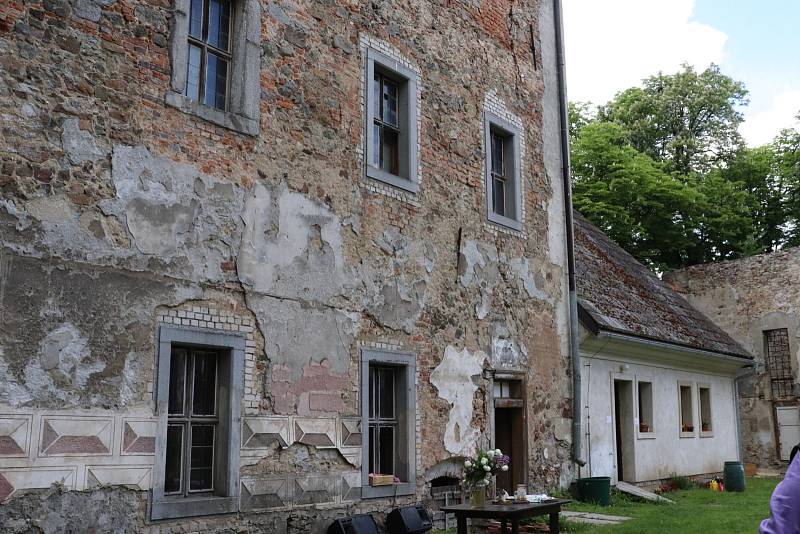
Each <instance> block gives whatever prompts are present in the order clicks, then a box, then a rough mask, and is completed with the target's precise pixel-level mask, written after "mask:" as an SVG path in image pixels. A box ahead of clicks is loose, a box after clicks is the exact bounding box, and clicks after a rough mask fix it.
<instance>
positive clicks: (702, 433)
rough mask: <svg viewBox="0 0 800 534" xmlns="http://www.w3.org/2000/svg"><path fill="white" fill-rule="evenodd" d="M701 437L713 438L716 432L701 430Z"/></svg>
mask: <svg viewBox="0 0 800 534" xmlns="http://www.w3.org/2000/svg"><path fill="white" fill-rule="evenodd" d="M700 437H701V438H713V437H714V432H713V431H711V432H702V431H701V432H700Z"/></svg>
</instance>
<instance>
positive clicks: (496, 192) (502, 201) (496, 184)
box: [492, 178, 506, 216]
mask: <svg viewBox="0 0 800 534" xmlns="http://www.w3.org/2000/svg"><path fill="white" fill-rule="evenodd" d="M505 190H506V182H505V180H498V179H497V178H494V179H492V206H493V208H492V209H493V210H494V212H495V213H496V214H498V215H503V216H505V214H506V192H505Z"/></svg>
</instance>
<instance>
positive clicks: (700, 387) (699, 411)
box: [697, 383, 714, 438]
mask: <svg viewBox="0 0 800 534" xmlns="http://www.w3.org/2000/svg"><path fill="white" fill-rule="evenodd" d="M703 389H705V390H707V391H708V420H709V422H710V423H711V430H707V431H704V430H703V398H702V396H701V395H700V390H703ZM697 419H698V422H699V430H700V437H701V438H713V437H714V401H713V400H712V395H711V384H705V383H698V384H697Z"/></svg>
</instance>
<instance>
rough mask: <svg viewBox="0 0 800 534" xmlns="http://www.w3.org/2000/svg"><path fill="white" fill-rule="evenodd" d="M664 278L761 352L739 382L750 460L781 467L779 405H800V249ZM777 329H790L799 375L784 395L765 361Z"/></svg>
mask: <svg viewBox="0 0 800 534" xmlns="http://www.w3.org/2000/svg"><path fill="white" fill-rule="evenodd" d="M664 279H665V280H666V281H667V282H668V283H669V284H670V285H671V286H672V287H673V288H675V289H676V290H678V291H680V292H682V293H683V294H684V295H685V296H686V297H687V298H688V299H689V301H690V302H691V303H692V305H694V306H695V307H696V308H697V309H699V310H700V311H702V312H703V313H705V314H706V315H707V316H708V317H709V318H710V319H711V320H712V321H714V322H715V323H716V324H717V325H719V326H720V327H721V328H722V329H724V330H725V331H726V332H728V334H730V335H731V336H732V337H733V338H734V339H736V341H738V342H739V343H741V345H742V346H743V347H745V348H746V349H747V350H748V351H750V353H751V354H753V355H754V356H755V358H756V360H755V361H756V366H755V368H754V370H753V372H752V373H750V374H748V375H746V376H744V377H742V379H741V380H740V381H739V403H740V408H739V411H740V417H741V423H740V424H741V434H742V449H743V453H744V460H745V461H748V462H754V463H757V464H759V465H763V466H772V467H779V466H781V464H782V462H781V460H780V458H779V451H780V443H779V435H780V429H779V425H778V420H777V419H778V417H777V416H778V412H777V410H781V409H785V410H786V415H787V416H788V415H791V412H792V409H793V410H794V413H796V412H797V410H800V371H798V369H800V346H799V345H800V344H798V341H800V285H798V280H800V248H791V249H788V250H782V251H778V252H773V253H771V254H762V255H758V256H752V257H749V258H745V259H742V260H736V261H726V262H720V263H713V264H706V265H696V266H693V267H689V268H687V269H684V270H681V271H675V272H671V273H667V274H666V275H665V276H664ZM777 329H786V330H787V333H788V346H789V363H790V365H791V370H790V371H791V375H792V377H793V388H789V389H790V394H789V395H788V396H784V397H782V398H775V397H774V395H773V392H772V388H771V384H770V374H769V369H768V366H767V362H766V361H765V336H764V332H765V331H767V330H777ZM784 435H785V436H790V434H789V433H786V432H784ZM785 439H788V438H785ZM795 444H796V442H795V441H793V442H792V443H789V444H788V445H789V447H790V448H791V446H793V445H795ZM785 445H786V444H785ZM784 465H785V464H784Z"/></svg>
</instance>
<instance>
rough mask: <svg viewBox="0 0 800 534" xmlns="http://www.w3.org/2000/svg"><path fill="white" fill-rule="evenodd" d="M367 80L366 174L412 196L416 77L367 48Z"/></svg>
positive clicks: (414, 183)
mask: <svg viewBox="0 0 800 534" xmlns="http://www.w3.org/2000/svg"><path fill="white" fill-rule="evenodd" d="M366 79H367V84H366V97H367V98H366V110H365V111H366V117H367V128H366V138H367V139H366V141H367V142H366V153H367V161H366V175H367V176H368V177H369V178H373V179H375V180H380V181H382V182H385V183H387V184H390V185H393V186H396V187H399V188H401V189H405V190H406V191H410V192H412V193H415V192H417V190H418V188H419V185H418V182H419V180H418V177H417V166H418V165H417V152H418V150H417V87H418V81H419V74H418V73H416V72H414V71H413V70H412V69H410V68H409V67H408V66H406V65H404V64H402V63H401V62H400V61H397V60H394V59H392V58H390V57H388V56H386V55H385V54H382V53H380V52H378V51H376V50H373V49H371V48H369V49H367V72H366Z"/></svg>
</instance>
